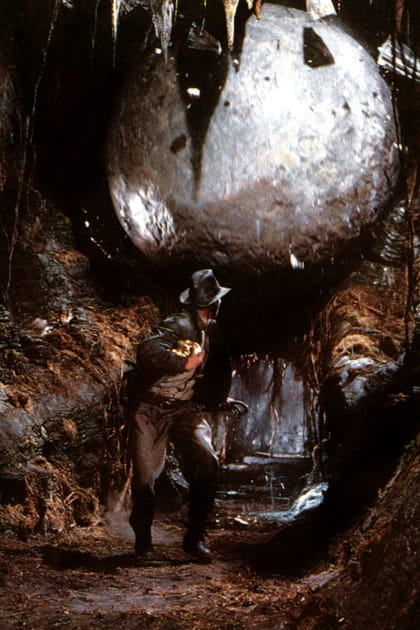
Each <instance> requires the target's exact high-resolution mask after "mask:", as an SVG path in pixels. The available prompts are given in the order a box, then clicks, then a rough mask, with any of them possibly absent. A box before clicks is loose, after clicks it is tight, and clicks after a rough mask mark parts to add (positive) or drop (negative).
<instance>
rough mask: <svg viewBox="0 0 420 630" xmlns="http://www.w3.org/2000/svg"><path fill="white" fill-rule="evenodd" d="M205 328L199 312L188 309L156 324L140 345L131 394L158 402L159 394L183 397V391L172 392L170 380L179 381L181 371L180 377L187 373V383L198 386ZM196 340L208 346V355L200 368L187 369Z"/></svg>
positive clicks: (189, 385)
mask: <svg viewBox="0 0 420 630" xmlns="http://www.w3.org/2000/svg"><path fill="white" fill-rule="evenodd" d="M206 328H207V327H206V325H205V324H204V322H202V321H201V319H200V317H199V315H198V313H197V312H196V311H193V310H188V309H185V310H182V311H180V312H179V313H177V314H175V315H171V316H169V317H167V318H166V319H164V320H163V321H162V322H161V323H160V324H159V325H158V326H156V327H155V328H153V330H152V331H151V333H150V334H149V335H148V336H147V337H146V339H144V341H142V342H141V344H140V345H139V347H138V351H137V361H136V366H135V368H134V370H133V371H132V373H131V374H130V377H129V379H130V381H131V383H130V384H129V396H130V398H131V399H132V400H133V398H135V399H136V400H137V401H138V400H145V401H147V400H149V401H150V402H154V401H155V400H156V401H157V402H158V401H159V398H162V399H164V398H170V397H173V398H175V399H177V398H181V399H182V395H181V394H179V393H177V392H175V394H174V393H173V391H174V390H173V388H172V389H171V387H170V385H171V382H172V381H175V382H177V377H178V375H181V380H182V378H183V375H185V380H188V381H189V384H188V387H189V388H193V387H194V386H195V381H196V379H197V378H198V376H200V375H201V374H202V371H203V368H204V363H205V361H206V358H207V354H208V347H209V341H208V334H207V330H206ZM194 342H195V343H196V344H198V346H200V348H201V349H204V350H205V358H204V361H203V363H202V365H200V367H199V368H197V369H196V370H193V371H191V372H188V373H187V372H185V363H186V361H187V358H188V355H189V353H190V347H191V345H192V344H193V343H194ZM172 377H174V378H172ZM178 380H179V379H178ZM165 388H166V389H165ZM183 395H184V396H185V397H187V399H188V398H191V397H192V394H191V395H190V394H189V393H188V392H187V393H185V394H183ZM185 397H184V399H185Z"/></svg>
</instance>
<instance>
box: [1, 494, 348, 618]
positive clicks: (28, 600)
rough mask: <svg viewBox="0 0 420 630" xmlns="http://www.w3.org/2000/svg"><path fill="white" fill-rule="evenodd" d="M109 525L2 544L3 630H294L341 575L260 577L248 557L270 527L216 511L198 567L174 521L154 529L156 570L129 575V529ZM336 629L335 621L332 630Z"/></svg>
mask: <svg viewBox="0 0 420 630" xmlns="http://www.w3.org/2000/svg"><path fill="white" fill-rule="evenodd" d="M111 521H112V523H113V524H112V525H110V524H109V523H108V524H106V523H99V524H97V525H96V526H94V527H91V528H80V529H74V530H73V531H72V533H71V535H66V536H61V537H60V536H57V537H56V539H54V540H49V541H46V540H45V538H42V539H41V538H33V539H31V540H28V541H26V542H24V541H20V540H18V539H17V538H16V537H14V536H12V535H3V536H1V537H0V585H1V589H0V592H1V596H0V628H1V629H2V630H15V629H17V628H27V629H34V630H35V629H50V628H72V629H92V628H122V629H127V630H131V629H134V628H136V629H138V628H140V629H141V628H151V629H153V630H155V629H159V630H160V629H179V628H188V629H190V630H194V629H197V630H198V629H201V628H202V629H210V628H224V629H232V630H233V629H239V628H255V629H258V630H265V629H267V630H269V629H270V630H271V629H272V628H275V629H278V630H286V629H287V630H292V629H293V628H295V627H297V624H295V623H294V621H295V620H297V619H299V617H300V620H301V611H302V608H305V607H306V606H307V602H308V600H309V599H310V597H311V595H312V594H313V593H315V592H316V591H317V590H318V589H319V588H320V587H322V586H323V585H324V584H326V583H327V582H329V581H333V580H334V579H335V578H337V577H338V575H339V573H340V569H339V568H338V567H336V566H326V565H324V566H318V567H317V568H316V569H314V570H313V571H312V572H311V573H310V574H308V575H305V576H304V577H302V578H299V579H290V578H287V577H284V576H283V577H282V576H281V575H274V574H265V575H261V574H259V573H258V572H257V571H256V570H254V569H253V568H251V564H250V562H249V557H248V554H247V548H250V547H251V546H252V545H253V544H254V543H259V542H263V541H264V540H267V539H269V538H270V537H271V536H272V535H273V533H274V531H275V529H273V524H270V523H267V522H265V523H264V522H261V521H260V522H258V521H257V520H255V519H252V518H249V517H248V518H247V517H246V516H244V515H241V514H240V513H239V512H238V510H237V509H236V508H234V511H233V512H232V506H231V505H230V506H229V505H226V504H225V505H224V506H219V509H218V510H217V511H216V514H215V517H214V519H213V522H212V524H211V527H210V530H209V536H208V539H209V543H210V546H211V547H212V549H213V551H214V561H213V563H212V564H211V565H205V566H203V565H199V564H196V563H194V562H191V561H189V560H188V559H187V558H185V556H184V553H183V551H182V550H181V540H182V533H183V529H182V521H181V519H180V517H178V516H173V515H171V516H170V517H169V516H161V517H160V518H159V519H157V522H156V525H155V528H154V538H155V543H156V544H155V546H156V550H157V555H158V559H159V562H158V563H157V564H156V565H153V566H137V565H136V562H135V557H134V555H133V542H132V540H131V531H130V530H129V527H128V524H127V522H126V521H125V520H124V518H121V515H116V514H113V515H112V516H111ZM343 621H344V620H343V619H340V613H339V611H337V615H336V618H335V619H334V623H333V624H332V625H331V626H330V627H334V628H335V627H337V628H340V627H345V624H344V626H342V625H341V624H342V622H343ZM299 627H301V625H299ZM309 627H313V626H311V625H308V628H309ZM325 630H328V628H325Z"/></svg>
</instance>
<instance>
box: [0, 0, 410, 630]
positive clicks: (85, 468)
mask: <svg viewBox="0 0 420 630" xmlns="http://www.w3.org/2000/svg"><path fill="white" fill-rule="evenodd" d="M219 4H220V6H216V3H214V2H210V0H208V2H207V3H206V2H204V3H195V2H189V1H188V0H185V2H181V1H180V2H179V3H176V7H175V5H174V4H173V3H171V2H165V1H164V2H162V3H153V2H145V1H144V2H142V1H137V0H126V1H123V2H111V1H109V2H108V1H102V2H101V1H99V2H96V3H95V2H80V3H79V2H76V1H75V0H74V1H73V0H68V1H61V0H55V1H53V0H51V1H50V2H46V3H44V5H43V7H42V9H39V7H37V6H36V3H34V2H32V1H31V0H25V1H23V0H22V2H18V3H13V2H6V3H5V4H4V6H3V7H2V8H1V9H0V16H1V20H2V30H1V31H0V39H1V47H2V55H3V62H2V70H1V74H0V81H1V83H2V85H1V126H0V141H1V147H0V150H1V155H0V188H1V199H2V206H3V208H4V211H2V214H1V226H2V235H1V239H2V243H3V246H2V252H3V253H2V254H0V257H1V263H2V264H1V270H0V274H1V287H2V293H1V303H0V332H1V337H0V352H1V359H2V360H1V365H0V370H1V371H0V435H1V438H2V445H1V446H0V510H1V512H0V513H1V521H2V525H1V528H0V533H4V532H5V533H6V534H7V535H9V534H10V533H11V532H14V533H16V532H17V534H18V536H20V537H22V538H24V539H25V538H26V539H27V538H28V537H30V536H32V535H33V534H34V533H36V534H37V535H38V534H39V535H42V536H44V537H45V538H46V539H47V540H49V539H51V537H52V539H54V540H55V538H54V537H56V536H59V535H61V534H64V533H65V532H68V531H71V529H72V528H74V527H82V528H83V527H91V526H92V524H93V523H97V522H98V518H99V519H100V518H101V517H100V516H98V515H102V517H103V514H104V511H106V509H108V512H109V514H111V517H110V518H111V520H112V518H113V517H112V513H113V510H114V517H115V509H120V510H121V509H122V506H123V503H124V500H125V498H126V491H127V479H128V477H129V474H130V471H129V464H128V460H127V440H128V434H127V426H126V424H125V406H126V397H125V383H126V379H125V376H126V372H127V370H129V367H130V365H132V362H133V360H134V357H135V349H136V345H137V344H138V342H139V341H141V340H142V339H143V338H144V337H145V336H146V334H147V333H148V332H149V330H150V328H151V327H152V326H153V325H155V324H156V323H157V322H158V321H159V318H160V317H162V316H164V315H167V314H169V313H170V312H172V311H174V310H175V309H176V308H177V307H178V295H179V293H180V291H181V290H182V289H184V288H185V283H186V280H187V278H188V277H189V275H190V274H191V272H192V271H194V270H195V269H198V268H202V267H205V268H207V267H212V268H213V269H214V270H215V273H216V274H217V276H218V278H219V279H220V281H221V282H222V283H223V284H224V285H226V286H229V287H232V289H233V290H232V292H231V293H230V294H229V295H228V296H227V297H226V299H225V300H224V301H223V305H222V309H221V311H220V315H219V320H218V324H219V325H218V332H219V335H220V339H218V344H217V347H215V349H214V357H215V358H214V363H213V364H212V365H210V368H211V375H210V376H209V388H210V396H211V391H212V389H213V390H214V391H215V390H218V391H219V392H220V391H221V390H222V391H225V393H226V395H228V396H229V397H231V398H233V399H237V400H241V401H243V402H244V403H246V405H247V407H248V410H247V413H245V414H243V415H237V416H232V415H229V414H228V413H224V412H223V411H215V410H210V411H208V418H209V422H210V423H211V424H212V428H213V439H214V443H215V447H216V449H217V450H218V452H219V457H220V459H221V462H222V473H221V480H220V488H219V491H218V497H217V501H218V505H219V511H220V513H221V514H222V515H223V518H222V520H223V519H224V521H225V522H228V521H229V522H234V523H236V525H237V526H239V527H245V528H248V529H249V530H250V531H252V530H253V529H255V531H258V527H260V526H261V524H262V527H267V531H269V532H270V536H269V537H268V538H267V536H266V530H264V535H262V536H261V537H260V538H259V537H258V536H257V539H254V540H252V544H250V545H248V546H247V551H246V554H245V555H246V557H247V561H248V560H249V562H250V563H251V565H252V563H256V565H257V566H258V567H259V568H260V569H261V567H262V568H263V569H264V570H268V568H271V569H273V567H274V569H275V570H276V571H280V572H284V573H285V574H291V575H292V576H302V575H305V572H307V571H309V567H311V566H312V563H314V562H316V561H318V560H319V558H320V557H322V554H323V553H326V552H325V549H326V548H327V547H328V545H329V544H330V541H331V539H332V538H333V537H334V536H339V535H340V534H341V533H342V532H343V531H347V530H346V528H348V527H350V525H351V524H353V523H354V522H355V520H357V519H359V518H361V516H360V515H361V514H363V510H366V509H368V508H370V507H371V506H372V504H373V502H374V501H375V499H376V497H377V495H378V493H380V492H381V488H383V487H384V486H386V484H387V483H388V482H389V480H390V479H391V478H392V475H393V474H394V473H395V470H396V467H397V466H398V461H399V458H400V457H401V456H402V454H403V453H404V448H405V447H406V445H407V444H409V443H410V441H412V440H415V436H416V432H417V431H418V352H419V350H418V322H419V305H418V278H419V275H418V274H419V258H418V247H419V241H418V204H419V201H418V171H417V169H418V157H419V143H418V129H417V128H416V122H415V121H416V120H417V116H418V107H419V95H418V70H416V65H415V63H414V66H413V67H412V66H409V64H410V59H411V57H410V55H411V56H412V58H414V61H415V60H416V55H417V61H418V58H419V54H420V52H419V42H418V38H417V39H416V37H415V36H414V34H413V32H414V29H413V24H414V22H415V18H416V17H418V9H417V8H416V7H414V6H411V4H410V2H402V3H395V4H396V5H398V7H397V8H395V7H394V6H392V11H391V4H393V3H387V2H379V0H378V1H377V2H373V3H371V2H363V0H360V1H359V2H357V3H351V2H338V3H337V2H334V3H330V2H326V3H325V5H327V6H328V7H329V9H331V7H332V9H333V11H332V13H330V12H329V11H327V14H326V15H318V14H313V13H311V11H310V10H309V8H310V7H309V5H311V7H312V11H314V10H315V9H314V7H315V8H316V7H318V9H319V7H320V6H321V5H323V3H322V2H321V3H317V2H313V3H305V2H298V1H296V2H293V1H290V2H273V3H263V4H262V6H260V3H256V4H257V5H258V8H257V9H256V10H251V8H252V7H251V8H250V7H249V6H248V5H249V4H250V3H249V2H240V3H239V4H238V7H237V13H236V18H235V21H234V27H235V28H234V33H233V34H232V31H231V32H230V35H229V29H228V31H226V21H225V20H226V15H225V11H224V9H223V4H225V5H226V6H227V5H228V4H229V3H228V1H227V0H226V2H225V3H222V2H221V3H219ZM232 4H234V3H232ZM356 4H357V6H356ZM149 5H150V6H149ZM158 5H159V7H160V5H162V6H161V9H162V10H161V9H159V7H158ZM251 5H252V3H251ZM307 5H308V6H307ZM400 5H401V6H400ZM305 8H306V9H308V10H307V11H305ZM394 8H395V11H394ZM39 11H41V13H42V19H38V17H39V16H38V13H39ZM38 24H39V28H38V26H37V27H35V25H38ZM171 24H172V27H171V26H170V25H171ZM228 24H229V20H228ZM231 27H232V24H231V25H230V28H231ZM229 37H233V39H232V41H231V45H230V46H229ZM389 38H391V39H389ZM392 38H397V39H398V38H399V39H398V41H404V42H405V45H406V46H407V48H406V49H405V53H404V54H403V55H402V59H401V55H400V57H398V54H399V50H402V49H399V48H398V46H396V45H394V47H392V46H391V58H389V57H387V58H386V59H387V60H386V59H385V61H384V59H383V58H382V57H380V56H379V57H378V48H379V47H380V46H382V48H381V49H380V50H382V51H385V48H386V45H385V44H384V42H386V41H388V39H389V41H391V40H392ZM407 51H408V52H407ZM385 52H386V51H385ZM385 52H383V55H385ZM381 55H382V53H381ZM390 59H391V60H390ZM380 60H381V63H382V65H381V64H380V63H379V61H380ZM407 64H408V65H407ZM397 68H399V72H398V71H397ZM416 72H417V74H416ZM227 355H229V360H230V362H229V363H228V362H227ZM210 368H209V372H210ZM413 457H414V458H415V457H417V458H418V452H417V455H415V456H413ZM410 465H411V466H414V465H413V464H410ZM407 466H408V464H407ZM410 470H411V468H410ZM407 474H408V473H407ZM159 483H160V492H161V495H162V499H163V501H162V512H163V513H164V514H168V513H169V514H177V513H178V511H179V510H180V509H181V511H182V507H183V504H184V499H185V481H184V480H183V479H182V478H181V477H180V475H179V470H178V468H177V464H176V461H175V460H174V459H173V458H172V453H170V454H169V457H168V465H167V469H166V473H165V474H164V475H163V476H162V479H161V480H160V482H159ZM414 502H415V491H414V490H413V492H412V495H410V497H408V499H407V505H412V504H414ZM389 509H390V512H392V509H391V508H389ZM229 519H230V520H229ZM413 520H414V519H413ZM216 522H217V521H216ZM214 527H216V528H217V525H214ZM366 527H368V525H366ZM372 527H373V526H372ZM413 527H414V525H413ZM410 531H411V530H410ZM375 532H376V530H375ZM375 532H374V533H375ZM343 553H345V552H343ZM410 562H412V563H413V564H411V565H410V566H409V568H408V569H407V574H410V571H414V570H415V567H414V561H413V560H410ZM408 565H409V562H408V561H407V566H408ZM0 566H1V565H0ZM359 577H360V576H359V574H358V575H357V576H356V578H355V577H354V575H353V574H351V579H353V578H354V579H355V580H356V579H358V578H359ZM343 579H347V578H343ZM0 584H1V581H0ZM402 614H403V613H401V615H402ZM407 614H408V613H407ZM410 614H411V613H410ZM395 618H397V616H396V617H395ZM401 618H403V617H401ZM404 619H405V617H404ZM407 623H408V622H407ZM127 627H128V626H127ZM198 627H199V626H198ZM203 627H205V626H203ZM209 627H210V626H209ZM282 627H283V626H282ZM284 627H286V626H284ZM296 627H298V626H296ZM300 627H302V628H304V627H305V626H304V625H302V626H299V628H300ZM308 627H309V626H308ZM314 627H315V626H314ZM319 627H321V626H319ZM325 627H326V626H325ZM332 627H336V626H332ZM337 627H338V626H337ZM374 627H375V626H373V625H372V628H374ZM385 627H386V626H382V628H385ZM389 627H390V628H391V626H389ZM411 627H412V628H414V627H415V626H414V625H413V626H409V625H407V629H408V628H410V629H411Z"/></svg>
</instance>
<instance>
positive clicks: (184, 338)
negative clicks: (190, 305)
mask: <svg viewBox="0 0 420 630" xmlns="http://www.w3.org/2000/svg"><path fill="white" fill-rule="evenodd" d="M193 334H194V333H193V331H192V330H191V326H190V325H189V323H188V321H187V320H186V319H185V318H183V317H182V316H173V317H170V318H167V319H166V320H164V321H163V322H162V323H161V324H159V325H158V326H156V327H155V328H154V329H153V330H152V333H151V334H150V335H149V336H148V337H147V338H146V339H145V340H144V341H143V342H142V343H141V344H140V346H139V349H138V354H137V361H138V363H139V362H141V363H142V364H143V367H147V366H150V368H153V369H154V370H155V369H156V368H159V371H161V372H162V373H166V374H177V373H180V372H186V371H189V370H193V369H195V368H197V367H198V366H199V365H200V364H201V363H202V362H203V359H204V349H203V348H201V346H200V344H199V343H198V342H196V341H194V340H192V339H190V337H191V336H193Z"/></svg>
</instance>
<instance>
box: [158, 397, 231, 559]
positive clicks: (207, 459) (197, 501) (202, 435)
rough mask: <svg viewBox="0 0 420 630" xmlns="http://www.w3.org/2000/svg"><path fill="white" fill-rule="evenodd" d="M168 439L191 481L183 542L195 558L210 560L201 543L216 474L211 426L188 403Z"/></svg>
mask: <svg viewBox="0 0 420 630" xmlns="http://www.w3.org/2000/svg"><path fill="white" fill-rule="evenodd" d="M170 439H171V440H172V441H173V443H174V446H175V448H176V450H177V453H178V454H179V459H180V465H181V469H182V472H183V474H184V476H185V478H186V480H187V481H188V483H189V485H190V491H189V512H188V524H187V533H186V535H185V538H184V545H183V546H184V549H185V550H186V551H188V552H190V553H192V554H193V555H194V556H195V557H196V558H197V560H199V561H201V562H211V560H212V558H211V552H210V550H209V549H208V548H207V547H206V546H205V544H204V535H205V529H206V524H207V519H208V516H209V514H210V512H211V510H212V509H213V506H214V499H215V496H216V488H217V481H218V475H219V462H218V458H217V455H216V452H215V450H214V448H213V445H212V442H211V429H210V426H209V424H208V423H207V421H206V420H205V418H204V417H203V415H202V414H201V413H200V412H199V411H198V410H197V409H194V408H192V407H191V408H187V410H185V412H184V413H182V414H180V415H179V416H178V417H177V419H176V421H175V422H174V424H173V425H172V427H171V430H170Z"/></svg>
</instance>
